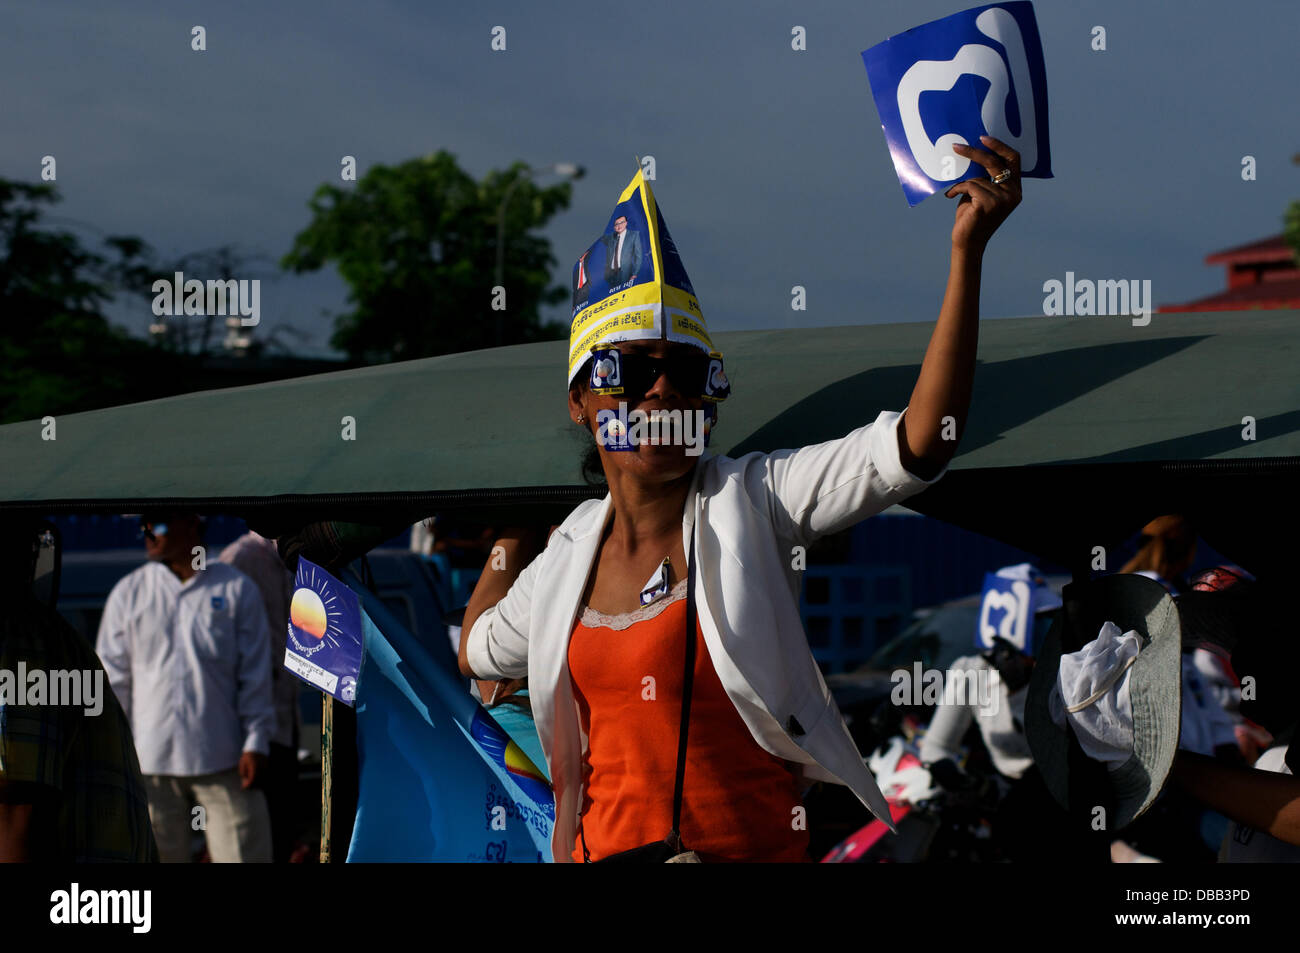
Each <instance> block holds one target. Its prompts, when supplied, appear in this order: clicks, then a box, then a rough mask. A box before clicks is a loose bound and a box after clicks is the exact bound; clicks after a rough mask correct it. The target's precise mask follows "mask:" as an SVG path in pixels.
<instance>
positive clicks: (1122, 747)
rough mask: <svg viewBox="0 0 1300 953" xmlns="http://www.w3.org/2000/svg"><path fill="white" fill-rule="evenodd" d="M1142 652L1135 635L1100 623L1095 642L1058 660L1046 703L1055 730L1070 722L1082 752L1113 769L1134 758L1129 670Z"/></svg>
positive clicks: (1111, 624)
mask: <svg viewBox="0 0 1300 953" xmlns="http://www.w3.org/2000/svg"><path fill="white" fill-rule="evenodd" d="M1141 650H1142V639H1141V636H1139V635H1138V634H1137V632H1134V631H1132V630H1129V631H1128V632H1124V633H1121V632H1120V630H1119V626H1117V625H1116V624H1115V623H1114V622H1106V623H1104V624H1103V625H1102V627H1101V632H1099V633H1098V634H1097V637H1096V638H1095V639H1093V640H1092V641H1091V642H1089V643H1088V644H1087V645H1085V646H1084V647H1083V648H1081V649H1079V651H1077V652H1071V653H1069V654H1066V655H1062V656H1061V666H1060V669H1059V671H1058V672H1057V676H1056V684H1055V685H1053V686H1052V691H1051V694H1050V695H1049V697H1048V701H1047V704H1048V710H1049V711H1050V712H1051V715H1052V721H1054V722H1055V723H1056V725H1057V727H1058V728H1064V727H1065V725H1066V722H1067V720H1068V722H1069V723H1070V725H1071V726H1072V727H1073V728H1074V733H1075V736H1076V737H1077V738H1078V739H1079V746H1080V747H1081V748H1083V751H1084V753H1085V754H1086V755H1087V756H1088V757H1090V758H1092V759H1093V760H1095V761H1104V762H1106V767H1107V768H1109V769H1110V770H1112V771H1113V770H1115V769H1116V768H1119V767H1120V766H1121V765H1123V764H1124V762H1125V761H1127V760H1128V759H1129V758H1130V757H1132V755H1133V704H1132V699H1131V698H1130V695H1129V675H1130V674H1131V672H1130V671H1129V669H1130V668H1132V664H1133V661H1134V660H1135V659H1136V658H1137V657H1138V653H1139V652H1140V651H1141ZM1070 709H1077V710H1074V711H1070Z"/></svg>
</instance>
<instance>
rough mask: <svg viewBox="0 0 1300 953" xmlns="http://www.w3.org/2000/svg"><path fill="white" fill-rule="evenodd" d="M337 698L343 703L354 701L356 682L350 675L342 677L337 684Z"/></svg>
mask: <svg viewBox="0 0 1300 953" xmlns="http://www.w3.org/2000/svg"><path fill="white" fill-rule="evenodd" d="M339 697H340V698H342V699H343V701H345V702H350V701H355V700H356V697H357V680H356V679H355V678H353V677H352V676H351V675H344V676H343V680H342V681H341V682H339Z"/></svg>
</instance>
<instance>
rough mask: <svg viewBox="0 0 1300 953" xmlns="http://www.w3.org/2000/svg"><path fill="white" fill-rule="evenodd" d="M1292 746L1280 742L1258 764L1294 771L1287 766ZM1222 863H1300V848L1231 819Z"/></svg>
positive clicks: (1283, 771) (1268, 768)
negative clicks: (1289, 750) (1287, 754)
mask: <svg viewBox="0 0 1300 953" xmlns="http://www.w3.org/2000/svg"><path fill="white" fill-rule="evenodd" d="M1288 747H1289V746H1288V745H1279V746H1278V747H1276V748H1269V749H1268V750H1267V751H1265V752H1264V753H1263V754H1262V755H1260V756H1259V759H1258V760H1257V761H1256V762H1255V767H1256V768H1257V769H1258V770H1260V771H1274V772H1276V773H1278V774H1290V773H1291V769H1290V768H1288V767H1287V766H1286V753H1287V749H1288ZM1219 863H1221V864H1242V863H1253V864H1259V863H1262V864H1297V863H1300V847H1297V846H1295V845H1294V844H1288V843H1287V842H1286V841H1281V840H1278V839H1277V838H1276V837H1273V836H1272V835H1270V834H1265V833H1264V832H1263V831H1257V830H1255V828H1253V827H1246V826H1245V825H1244V824H1238V823H1237V822H1236V821H1229V822H1228V832H1227V833H1226V834H1224V835H1223V845H1222V846H1221V847H1220V848H1219Z"/></svg>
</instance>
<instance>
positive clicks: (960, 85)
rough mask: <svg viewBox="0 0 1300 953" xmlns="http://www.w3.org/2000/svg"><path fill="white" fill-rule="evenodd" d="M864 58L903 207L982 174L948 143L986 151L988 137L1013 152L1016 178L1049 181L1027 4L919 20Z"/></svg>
mask: <svg viewBox="0 0 1300 953" xmlns="http://www.w3.org/2000/svg"><path fill="white" fill-rule="evenodd" d="M862 60H863V62H864V63H865V64H866V67H867V78H868V80H869V81H870V83H871V94H872V96H873V97H874V98H875V100H876V109H877V110H878V111H879V113H880V124H881V126H882V128H883V129H884V131H885V140H886V142H887V143H888V144H889V152H890V154H891V155H892V156H893V159H894V169H895V171H897V173H898V181H899V182H900V183H901V184H902V186H903V193H904V194H905V195H906V196H907V204H908V205H917V204H919V203H920V202H921V201H923V200H924V199H925V198H926V196H929V195H933V194H934V193H935V192H942V191H946V190H947V189H948V188H950V187H951V186H953V185H955V184H956V183H958V182H964V181H965V180H967V179H973V178H977V177H981V176H987V175H988V172H987V171H986V170H985V169H984V167H983V166H981V165H979V164H978V163H975V162H971V161H970V160H969V159H967V158H966V157H965V156H960V155H958V154H957V153H955V152H953V151H952V146H953V145H954V144H955V143H964V144H966V145H971V146H974V147H975V148H977V149H982V148H985V147H984V145H983V143H981V142H980V141H979V137H980V136H981V135H986V134H987V135H989V136H992V137H993V138H995V139H1001V140H1002V141H1003V142H1005V143H1006V144H1007V145H1009V146H1011V147H1012V148H1013V149H1015V150H1017V151H1018V152H1019V153H1020V163H1021V175H1022V176H1028V177H1032V178H1040V179H1050V178H1051V177H1052V167H1051V151H1050V147H1049V142H1048V134H1047V68H1046V65H1045V63H1044V60H1043V46H1042V41H1041V40H1040V38H1039V35H1038V24H1037V22H1036V21H1035V19H1034V5H1033V4H1032V3H1030V2H1029V0H1016V2H1013V3H998V4H991V5H989V6H983V7H974V8H973V9H970V10H965V11H963V12H961V13H954V14H953V15H952V16H950V17H944V18H943V19H942V20H935V21H934V22H932V23H926V24H924V25H923V26H918V27H916V28H914V29H911V30H908V31H907V32H905V33H900V34H898V35H897V36H891V37H890V38H889V39H888V40H885V41H884V42H883V43H878V44H876V45H875V46H873V47H872V48H871V49H869V50H865V51H864V52H863V53H862Z"/></svg>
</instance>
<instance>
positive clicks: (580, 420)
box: [578, 414, 587, 424]
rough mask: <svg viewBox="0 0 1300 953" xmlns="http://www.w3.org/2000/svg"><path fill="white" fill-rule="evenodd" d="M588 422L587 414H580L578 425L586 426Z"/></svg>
mask: <svg viewBox="0 0 1300 953" xmlns="http://www.w3.org/2000/svg"><path fill="white" fill-rule="evenodd" d="M586 422H587V417H586V415H585V414H578V423H580V424H585V423H586Z"/></svg>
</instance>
